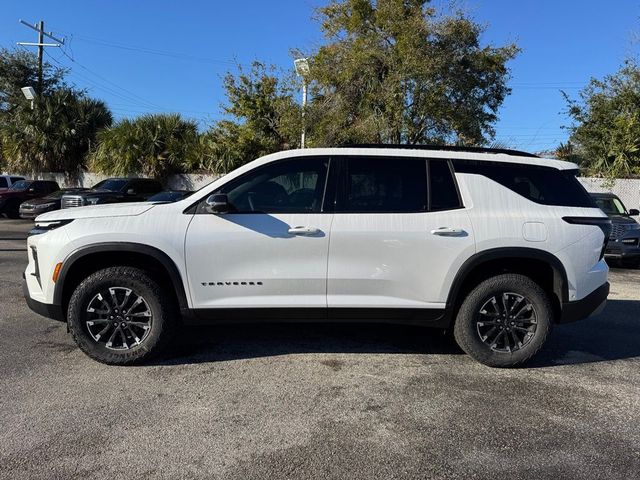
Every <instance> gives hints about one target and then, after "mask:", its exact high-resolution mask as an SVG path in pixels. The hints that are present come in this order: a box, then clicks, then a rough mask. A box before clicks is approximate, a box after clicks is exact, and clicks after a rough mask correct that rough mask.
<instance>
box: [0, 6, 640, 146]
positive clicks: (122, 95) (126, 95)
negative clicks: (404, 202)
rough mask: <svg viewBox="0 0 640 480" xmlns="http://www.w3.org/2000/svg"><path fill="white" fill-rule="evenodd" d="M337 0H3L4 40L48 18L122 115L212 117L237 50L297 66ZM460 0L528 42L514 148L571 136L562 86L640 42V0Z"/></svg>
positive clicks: (509, 112)
mask: <svg viewBox="0 0 640 480" xmlns="http://www.w3.org/2000/svg"><path fill="white" fill-rule="evenodd" d="M327 1H328V0H327ZM325 3H326V1H325V0H281V1H280V0H271V1H265V0H245V1H242V0H236V1H215V0H211V1H194V0H182V1H179V2H178V1H166V0H155V1H150V0H140V1H135V0H129V1H123V0H109V1H101V2H98V1H91V0H84V1H78V0H73V1H69V0H59V1H57V2H52V1H50V0H49V1H44V0H30V1H29V2H18V1H10V0H2V4H3V8H2V15H1V16H0V46H3V47H9V48H11V47H13V46H15V44H16V42H19V41H23V42H35V41H36V40H37V33H36V32H35V31H33V30H31V29H29V28H28V27H25V26H24V25H22V24H20V23H19V21H18V20H19V19H23V20H26V21H28V22H29V23H35V22H37V21H39V20H44V22H45V30H46V31H51V32H52V33H53V34H54V35H55V36H57V37H64V38H65V40H66V41H65V46H64V48H47V49H46V55H45V59H46V60H48V61H49V62H50V63H52V64H59V65H63V66H65V67H68V68H70V69H71V72H70V74H69V80H70V81H71V82H72V83H74V84H75V85H76V86H77V87H79V88H84V89H86V90H87V91H88V92H89V94H90V95H92V96H95V97H98V98H101V99H102V100H105V101H106V102H107V104H108V105H109V107H110V108H111V109H112V111H113V112H114V115H115V117H116V118H122V117H132V116H136V115H140V114H143V113H151V112H159V111H164V112H167V111H173V112H180V113H182V114H183V115H184V116H186V117H189V118H193V119H195V120H197V121H198V122H199V125H200V127H201V128H202V129H205V128H207V126H208V125H210V124H211V123H213V122H214V121H215V120H216V119H219V118H221V116H222V111H221V108H220V104H221V102H224V92H223V90H222V77H223V75H224V74H225V73H226V72H228V71H232V72H233V71H235V64H236V62H238V63H240V64H245V65H246V64H250V63H251V62H252V61H253V60H261V61H263V62H266V63H269V64H274V65H276V66H278V67H280V68H290V67H291V66H292V59H291V57H290V49H291V48H294V47H296V48H300V49H301V50H303V51H312V50H313V49H314V47H317V46H318V45H319V44H320V43H321V42H322V35H321V32H320V29H319V27H318V23H317V21H315V20H314V19H313V14H314V9H315V8H316V7H318V6H321V5H323V4H325ZM442 3H443V2H442V1H436V2H435V4H436V5H438V4H442ZM457 4H458V5H459V6H460V7H462V8H463V9H464V10H466V11H467V12H468V13H469V15H470V16H471V17H472V18H474V19H475V20H476V21H477V22H479V23H481V24H482V25H484V26H485V27H486V30H485V32H484V34H483V37H482V41H483V44H484V45H487V44H491V45H494V46H501V45H504V44H507V43H511V42H515V43H516V44H517V45H518V46H519V47H520V48H521V49H522V51H521V53H520V54H519V55H518V57H517V58H516V59H515V60H513V61H512V62H510V64H509V67H510V69H511V76H512V78H511V80H510V82H509V85H510V86H511V88H512V93H511V95H510V96H509V97H508V98H507V99H506V100H505V102H504V104H503V106H502V108H501V109H500V112H499V121H498V122H497V124H496V125H495V127H496V138H495V140H496V141H498V142H500V143H502V144H505V145H507V146H509V147H512V148H518V149H523V150H528V151H535V152H537V151H542V150H547V149H553V148H554V147H556V146H557V145H558V144H559V143H560V142H563V141H566V138H567V131H566V130H565V129H563V128H562V127H563V126H567V125H569V124H570V121H569V119H568V118H567V116H566V115H565V113H564V112H565V110H566V102H565V101H564V99H563V97H562V95H561V93H560V90H564V91H565V92H567V93H568V94H569V95H570V96H572V97H577V95H578V93H579V91H580V89H581V88H583V87H584V86H585V85H586V84H587V83H588V81H589V79H590V78H591V77H596V78H602V77H603V76H605V75H608V74H611V73H614V72H615V71H616V70H617V69H618V68H619V67H620V65H621V64H622V62H623V61H624V60H625V58H628V57H629V56H633V55H636V54H637V52H638V48H639V46H640V2H638V1H633V0H610V1H609V2H602V1H595V0H580V1H578V0H573V1H570V0H555V1H553V0H515V1H514V0H462V1H458V2H457ZM34 51H35V49H34Z"/></svg>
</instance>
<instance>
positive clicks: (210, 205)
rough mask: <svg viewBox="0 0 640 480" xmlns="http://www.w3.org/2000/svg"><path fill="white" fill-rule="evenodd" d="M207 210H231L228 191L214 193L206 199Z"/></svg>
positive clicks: (215, 212)
mask: <svg viewBox="0 0 640 480" xmlns="http://www.w3.org/2000/svg"><path fill="white" fill-rule="evenodd" d="M204 205H205V210H206V211H207V212H209V213H214V214H220V213H228V212H229V198H228V197H227V195H226V193H214V194H213V195H209V197H207V199H206V200H205V201H204Z"/></svg>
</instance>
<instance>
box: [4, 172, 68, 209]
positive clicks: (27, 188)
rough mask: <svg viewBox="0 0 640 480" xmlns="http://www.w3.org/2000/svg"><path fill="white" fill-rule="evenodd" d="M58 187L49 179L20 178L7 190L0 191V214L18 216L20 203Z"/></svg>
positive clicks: (41, 195) (46, 193)
mask: <svg viewBox="0 0 640 480" xmlns="http://www.w3.org/2000/svg"><path fill="white" fill-rule="evenodd" d="M57 190H60V187H59V186H58V184H57V183H56V182H53V181H50V180H20V181H18V182H16V183H14V184H13V185H11V188H9V190H4V191H2V192H0V214H2V213H4V214H5V215H6V216H7V217H9V218H20V204H21V203H22V202H24V201H25V200H31V199H32V198H41V197H44V196H46V195H49V194H51V193H53V192H55V191H57Z"/></svg>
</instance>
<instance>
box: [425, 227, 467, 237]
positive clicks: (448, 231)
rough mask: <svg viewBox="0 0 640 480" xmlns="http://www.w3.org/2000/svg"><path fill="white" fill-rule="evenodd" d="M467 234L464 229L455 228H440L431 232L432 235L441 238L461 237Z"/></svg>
mask: <svg viewBox="0 0 640 480" xmlns="http://www.w3.org/2000/svg"><path fill="white" fill-rule="evenodd" d="M465 233H466V232H465V231H464V230H463V229H461V228H453V227H440V228H436V229H435V230H431V234H432V235H439V236H441V237H459V236H462V235H464V234H465Z"/></svg>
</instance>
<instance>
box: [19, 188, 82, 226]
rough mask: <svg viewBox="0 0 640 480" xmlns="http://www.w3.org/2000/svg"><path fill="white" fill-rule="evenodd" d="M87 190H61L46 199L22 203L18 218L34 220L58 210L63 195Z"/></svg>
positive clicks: (35, 199)
mask: <svg viewBox="0 0 640 480" xmlns="http://www.w3.org/2000/svg"><path fill="white" fill-rule="evenodd" d="M87 190H89V189H88V188H63V189H62V190H57V191H55V192H53V193H50V194H49V195H47V196H46V197H42V198H34V199H31V200H27V201H26V202H22V205H20V218H28V219H32V220H33V219H35V218H36V217H37V216H38V215H40V214H43V213H47V212H53V211H54V210H60V202H61V201H62V197H63V196H64V195H70V194H74V193H80V192H84V191H87Z"/></svg>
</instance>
